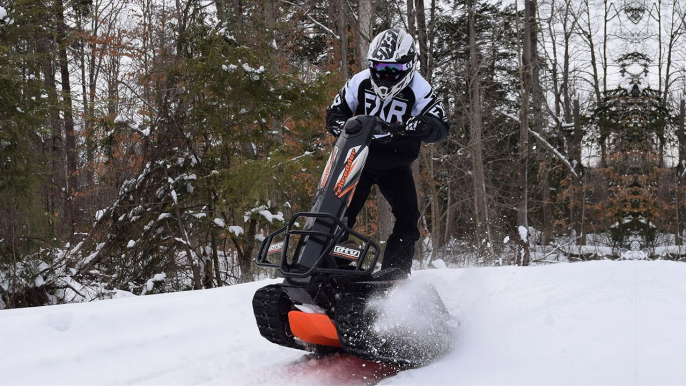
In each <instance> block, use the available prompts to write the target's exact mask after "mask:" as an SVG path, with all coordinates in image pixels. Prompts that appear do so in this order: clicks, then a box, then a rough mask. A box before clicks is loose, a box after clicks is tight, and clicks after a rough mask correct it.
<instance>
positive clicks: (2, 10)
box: [0, 7, 7, 21]
mask: <svg viewBox="0 0 686 386" xmlns="http://www.w3.org/2000/svg"><path fill="white" fill-rule="evenodd" d="M5 17H7V10H6V9H5V8H3V7H0V21H2V20H4V19H5Z"/></svg>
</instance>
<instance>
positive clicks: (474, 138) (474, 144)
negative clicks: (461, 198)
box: [467, 0, 493, 256]
mask: <svg viewBox="0 0 686 386" xmlns="http://www.w3.org/2000/svg"><path fill="white" fill-rule="evenodd" d="M467 8H468V10H469V15H468V17H469V21H468V24H469V26H468V28H469V69H468V76H467V79H468V87H469V151H470V153H471V155H472V157H471V158H472V171H473V172H474V176H473V180H472V181H473V185H472V188H473V191H474V221H475V225H476V227H475V228H476V233H475V235H474V236H475V237H474V238H475V241H476V243H477V245H478V249H479V250H480V251H482V250H483V245H482V244H483V242H482V241H483V240H484V239H486V240H487V241H488V243H487V245H488V246H489V249H490V248H492V246H493V242H492V240H491V232H490V224H489V218H488V200H487V197H486V177H485V174H484V164H483V149H482V141H483V140H482V132H483V119H482V113H481V83H480V79H479V76H480V71H479V62H480V60H479V54H478V50H477V47H476V10H475V4H474V0H468V1H467ZM490 252H491V256H493V253H492V252H493V251H492V250H491V251H490Z"/></svg>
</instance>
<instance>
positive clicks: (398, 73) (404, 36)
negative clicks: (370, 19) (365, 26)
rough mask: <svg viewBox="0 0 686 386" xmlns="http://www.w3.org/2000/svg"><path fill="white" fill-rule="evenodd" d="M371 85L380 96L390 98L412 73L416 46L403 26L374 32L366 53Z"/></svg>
mask: <svg viewBox="0 0 686 386" xmlns="http://www.w3.org/2000/svg"><path fill="white" fill-rule="evenodd" d="M367 59H368V60H369V71H370V72H371V80H372V87H373V88H374V92H375V93H376V95H378V96H379V98H381V100H386V99H390V98H393V97H394V96H395V95H397V94H398V93H399V92H400V90H402V89H404V88H405V87H407V85H409V84H410V82H411V81H412V78H413V77H414V72H415V70H416V65H417V50H416V49H415V47H414V39H413V38H412V36H410V34H408V33H407V32H405V31H403V30H402V29H388V30H386V31H383V32H381V33H380V34H378V35H376V37H375V38H374V40H372V43H371V44H370V45H369V52H368V53H367Z"/></svg>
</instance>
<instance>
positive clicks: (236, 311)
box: [0, 261, 686, 385]
mask: <svg viewBox="0 0 686 386" xmlns="http://www.w3.org/2000/svg"><path fill="white" fill-rule="evenodd" d="M685 278H686V264H683V263H674V262H665V261H655V262H650V261H618V262H613V261H600V262H589V263H574V264H559V265H554V266H542V267H499V268H468V269H438V270H425V271H416V272H414V273H413V276H412V278H411V279H410V280H411V281H413V282H417V283H422V282H430V283H432V284H433V285H434V286H435V287H436V289H437V290H438V292H439V294H440V295H441V297H442V299H443V301H444V303H445V305H446V307H447V309H448V311H449V312H450V314H451V315H452V316H454V317H455V318H456V319H457V320H458V321H459V322H460V325H459V327H458V328H457V332H456V335H455V339H454V342H453V350H452V352H450V353H449V354H448V355H447V356H445V357H444V358H442V359H440V360H438V361H436V362H435V363H432V364H430V365H427V366H425V367H423V368H419V369H413V370H406V371H401V372H399V373H397V375H394V374H395V371H396V369H394V368H390V367H385V368H382V367H380V366H379V365H375V364H371V363H369V362H365V361H361V360H359V359H357V358H353V357H350V356H346V355H337V356H332V357H323V358H319V357H316V356H312V355H309V354H307V353H305V352H303V351H299V350H293V349H289V348H284V347H280V346H277V345H274V344H271V343H269V342H268V341H267V340H265V339H263V338H262V337H261V336H260V335H259V332H258V330H257V327H256V325H255V321H254V318H253V315H252V308H251V299H252V295H253V294H254V292H255V291H256V290H257V289H258V288H260V287H262V286H264V285H267V284H270V283H277V282H279V281H280V280H266V281H262V282H258V283H249V284H243V285H237V286H232V287H224V288H218V289H212V290H205V291H192V292H183V293H174V294H164V295H151V296H142V297H127V298H122V299H115V300H108V301H97V302H91V303H87V304H71V305H60V306H50V307H38V308H32V309H18V310H3V311H0V343H2V347H3V357H2V360H0V374H2V376H1V377H0V384H2V385H22V384H41V385H54V384H70V385H114V384H117V385H122V384H123V385H139V384H140V385H144V384H156V385H160V384H165V385H167V384H169V385H191V384H193V385H204V384H208V385H272V384H279V385H296V384H297V385H302V384H309V385H334V384H351V385H362V384H375V383H379V384H382V385H385V384H402V385H407V384H417V385H418V384H422V385H424V384H661V385H663V384H682V385H683V384H686V366H683V364H682V361H683V358H684V357H686V329H684V327H683V326H684V322H686V280H684V279H685Z"/></svg>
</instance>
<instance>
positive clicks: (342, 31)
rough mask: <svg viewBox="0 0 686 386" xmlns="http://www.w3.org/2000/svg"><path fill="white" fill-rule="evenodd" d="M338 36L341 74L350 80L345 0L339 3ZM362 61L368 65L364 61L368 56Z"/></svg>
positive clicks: (340, 0)
mask: <svg viewBox="0 0 686 386" xmlns="http://www.w3.org/2000/svg"><path fill="white" fill-rule="evenodd" d="M337 4H338V36H340V38H341V39H340V41H339V43H340V44H339V50H340V53H341V74H342V76H343V79H348V78H349V77H350V72H349V71H348V21H347V17H346V12H345V7H346V2H345V0H339V1H338V3H337ZM361 59H362V63H366V61H365V60H364V59H366V56H365V57H364V58H361Z"/></svg>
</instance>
